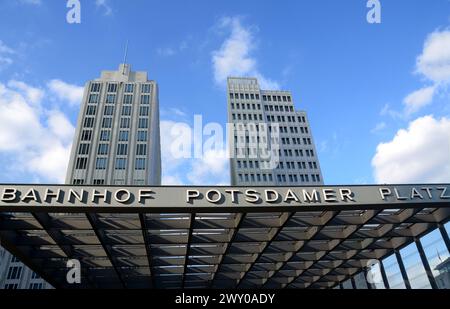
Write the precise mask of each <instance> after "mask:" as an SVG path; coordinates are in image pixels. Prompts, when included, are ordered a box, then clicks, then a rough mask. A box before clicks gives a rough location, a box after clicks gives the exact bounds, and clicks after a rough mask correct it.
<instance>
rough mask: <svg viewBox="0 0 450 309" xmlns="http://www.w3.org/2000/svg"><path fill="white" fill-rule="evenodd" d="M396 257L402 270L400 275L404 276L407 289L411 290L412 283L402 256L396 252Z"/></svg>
mask: <svg viewBox="0 0 450 309" xmlns="http://www.w3.org/2000/svg"><path fill="white" fill-rule="evenodd" d="M394 254H395V257H396V259H397V263H398V266H399V268H400V273H401V274H402V278H403V282H404V283H405V287H406V288H407V289H411V283H410V282H409V278H408V274H407V273H406V268H405V265H404V264H403V260H402V256H401V254H400V251H399V250H397V249H396V250H394Z"/></svg>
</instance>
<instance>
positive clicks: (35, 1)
mask: <svg viewBox="0 0 450 309" xmlns="http://www.w3.org/2000/svg"><path fill="white" fill-rule="evenodd" d="M18 2H20V3H22V4H32V5H41V4H42V1H41V0H18Z"/></svg>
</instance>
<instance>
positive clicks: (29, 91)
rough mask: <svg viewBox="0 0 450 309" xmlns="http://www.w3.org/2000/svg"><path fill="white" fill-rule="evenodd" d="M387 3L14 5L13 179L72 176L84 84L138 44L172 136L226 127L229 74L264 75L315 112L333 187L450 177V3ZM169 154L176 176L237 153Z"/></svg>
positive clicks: (35, 0) (203, 171) (206, 176)
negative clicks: (71, 17) (182, 128)
mask: <svg viewBox="0 0 450 309" xmlns="http://www.w3.org/2000/svg"><path fill="white" fill-rule="evenodd" d="M380 2H381V13H382V21H381V24H369V23H368V22H367V21H366V14H367V12H368V10H369V9H368V8H366V1H365V0H352V1H331V0H323V1H297V0H296V1H271V0H270V1H269V0H265V1H250V0H246V1H233V0H230V1H206V0H196V1H144V0H142V1H139V0H133V1H119V0H115V1H114V0H105V1H94V0H92V1H87V0H84V1H83V0H81V24H68V23H67V22H66V13H67V11H68V9H67V8H66V1H45V0H11V1H2V2H1V3H0V144H2V146H0V173H1V174H0V175H1V176H0V182H36V181H39V182H59V181H62V180H63V175H64V174H65V164H66V160H67V159H66V158H67V155H68V150H69V149H70V143H71V141H72V140H71V139H72V134H73V126H74V124H75V120H76V117H77V114H78V110H79V104H78V103H77V98H78V97H79V94H80V91H79V90H80V87H81V86H83V85H84V83H85V82H86V81H88V80H90V79H94V78H97V77H99V74H100V71H101V70H113V69H116V68H117V66H118V64H119V63H120V62H121V61H122V58H123V53H124V51H123V50H124V45H125V42H126V41H127V40H129V42H130V43H129V57H128V60H129V63H131V65H132V67H133V69H134V70H145V71H148V73H149V77H150V78H151V79H155V80H156V81H157V82H158V84H159V87H160V108H161V120H162V125H163V129H164V130H163V132H162V136H163V139H164V140H165V141H167V140H168V139H170V134H167V132H169V131H170V130H169V129H170V126H171V125H172V124H173V122H178V121H182V122H186V123H187V124H188V125H192V122H193V115H194V114H201V115H202V116H203V121H204V122H205V123H206V122H217V123H221V124H224V123H225V122H226V94H225V84H224V81H223V78H221V76H222V75H223V74H227V73H230V74H236V73H239V74H242V75H250V76H252V75H253V76H254V75H257V76H259V77H260V78H261V79H264V80H265V84H271V85H276V86H278V87H279V88H281V89H287V90H291V91H292V92H293V95H294V101H295V105H296V107H297V108H298V109H302V110H306V111H307V112H308V115H309V118H310V121H311V124H312V130H313V134H314V138H315V142H316V146H317V149H318V153H319V159H320V162H321V167H322V171H323V175H324V179H325V182H326V183H328V184H354V183H374V182H444V181H446V182H448V181H449V180H450V104H449V93H448V84H449V82H450V31H449V25H450V2H449V1H448V0H433V1H425V0H414V1H407V0H398V1H386V0H385V1H380ZM230 43H233V44H230ZM215 56H216V57H219V58H220V59H221V60H222V62H221V63H222V64H223V63H224V64H225V65H222V66H221V65H220V64H218V63H217V62H214V59H215V58H214V57H215ZM19 115H22V116H23V117H22V118H24V119H22V120H19ZM17 139H20V142H14V141H15V140H17ZM163 157H164V158H163V159H164V160H163V169H164V182H165V183H167V184H169V183H171V184H172V183H173V184H181V183H185V184H191V183H201V184H217V183H220V184H227V183H228V182H229V173H228V166H227V163H226V161H224V160H220V159H215V158H214V157H208V156H205V158H203V159H189V160H174V159H173V158H169V157H168V156H167V151H163Z"/></svg>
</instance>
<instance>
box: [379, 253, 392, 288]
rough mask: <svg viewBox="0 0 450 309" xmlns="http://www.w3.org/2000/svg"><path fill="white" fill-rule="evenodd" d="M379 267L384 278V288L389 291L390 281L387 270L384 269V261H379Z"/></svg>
mask: <svg viewBox="0 0 450 309" xmlns="http://www.w3.org/2000/svg"><path fill="white" fill-rule="evenodd" d="M378 265H380V272H381V278H383V284H384V287H385V289H387V290H388V289H390V286H389V280H388V277H387V275H386V270H385V269H384V265H383V260H382V259H380V260H379V263H378Z"/></svg>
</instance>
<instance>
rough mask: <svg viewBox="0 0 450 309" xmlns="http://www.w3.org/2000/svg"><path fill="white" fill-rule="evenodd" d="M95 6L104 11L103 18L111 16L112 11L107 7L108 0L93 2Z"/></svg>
mask: <svg viewBox="0 0 450 309" xmlns="http://www.w3.org/2000/svg"><path fill="white" fill-rule="evenodd" d="M95 5H96V6H97V7H98V8H102V9H103V11H104V13H103V14H104V15H105V16H110V15H112V13H113V11H112V8H111V6H110V5H109V1H108V0H95Z"/></svg>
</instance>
